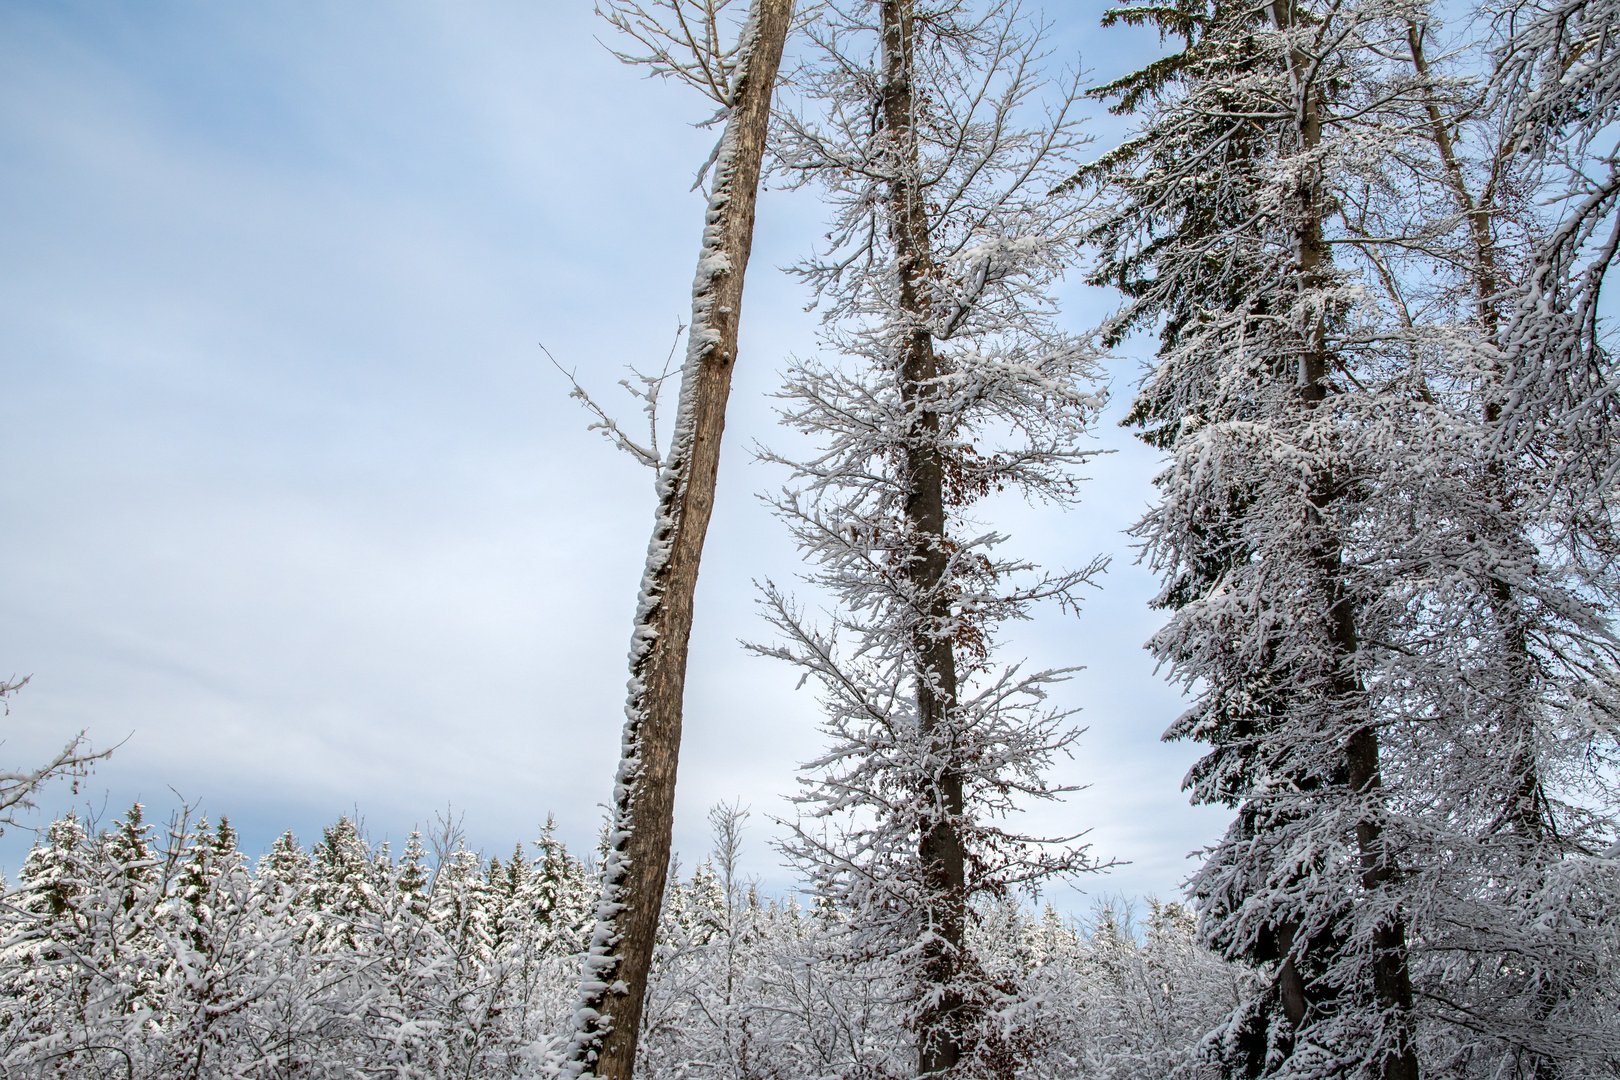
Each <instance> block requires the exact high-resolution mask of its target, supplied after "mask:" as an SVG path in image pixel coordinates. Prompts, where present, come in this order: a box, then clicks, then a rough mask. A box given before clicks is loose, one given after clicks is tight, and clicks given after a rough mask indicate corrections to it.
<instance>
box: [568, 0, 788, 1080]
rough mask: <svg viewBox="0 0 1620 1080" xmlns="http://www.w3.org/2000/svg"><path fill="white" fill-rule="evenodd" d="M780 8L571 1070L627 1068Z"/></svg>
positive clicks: (644, 650) (679, 460)
mask: <svg viewBox="0 0 1620 1080" xmlns="http://www.w3.org/2000/svg"><path fill="white" fill-rule="evenodd" d="M792 15H793V2H792V0H754V5H753V9H752V11H751V12H750V14H749V19H748V24H747V26H746V27H745V29H744V31H743V33H744V40H745V42H746V44H745V45H744V50H745V55H744V56H743V58H742V60H741V61H740V67H739V74H738V85H737V89H736V91H735V95H734V100H733V102H732V106H731V113H730V116H729V117H728V119H727V121H726V127H725V132H724V134H723V136H722V141H721V148H720V153H719V155H718V157H717V158H716V161H715V176H714V189H713V194H712V195H711V196H710V199H709V206H708V210H707V213H706V216H705V218H704V229H703V246H702V250H701V253H700V255H699V257H698V269H697V278H696V281H695V283H694V284H693V289H692V325H691V331H690V334H689V337H688V339H687V352H686V363H685V366H684V368H683V369H682V373H681V390H680V402H679V407H678V412H677V415H676V421H675V430H674V433H673V437H672V441H671V445H670V449H669V456H668V458H667V459H666V460H665V462H664V464H663V466H662V467H661V469H660V472H659V477H658V512H657V517H656V519H655V523H654V526H653V535H652V540H651V542H650V543H649V545H648V550H647V568H646V571H645V573H644V575H643V577H642V584H641V598H640V601H639V603H638V607H637V611H636V621H635V630H634V632H633V634H632V637H631V643H630V693H629V701H628V702H627V704H626V706H625V714H626V720H625V726H624V740H623V747H622V756H621V759H620V763H619V771H618V776H617V779H616V782H615V784H614V791H613V817H612V824H611V835H610V836H609V850H608V855H607V861H606V865H605V866H604V867H603V874H602V899H601V902H600V904H599V905H598V908H597V925H596V930H595V932H594V933H593V935H592V938H591V945H590V950H589V952H588V953H587V955H586V959H585V964H584V970H583V972H582V975H581V979H580V999H579V1007H578V1009H577V1011H576V1014H575V1018H574V1023H575V1034H574V1038H573V1040H572V1042H571V1043H570V1045H569V1048H568V1051H567V1064H568V1067H569V1068H570V1069H571V1070H572V1071H573V1072H574V1074H576V1075H594V1076H598V1077H602V1078H604V1080H629V1078H630V1077H631V1075H632V1074H633V1072H634V1069H635V1058H636V1040H637V1036H638V1035H639V1033H640V1027H641V1012H642V1004H643V999H644V997H645V995H646V989H647V973H648V970H649V968H650V967H651V964H652V953H653V938H654V934H655V933H656V931H657V928H658V917H659V911H660V908H661V906H662V903H663V896H664V882H665V877H666V875H667V873H668V870H669V854H670V835H671V830H672V828H673V824H674V811H675V769H676V762H677V760H678V758H679V755H680V748H681V706H682V697H683V693H684V690H685V684H686V655H687V643H688V640H689V638H690V637H691V631H692V597H693V593H694V591H695V590H696V588H697V577H698V562H699V560H700V559H701V557H702V554H703V540H704V536H705V534H706V533H707V532H708V528H709V517H710V515H711V513H712V512H713V509H714V491H715V480H716V476H717V473H718V471H719V465H720V436H721V433H722V431H723V430H724V428H725V418H726V399H727V398H728V396H729V395H730V392H731V373H732V367H733V364H734V362H735V360H736V355H737V326H738V322H739V319H740V316H741V313H742V294H743V276H744V271H745V270H746V269H747V266H748V255H749V251H750V248H751V247H752V244H753V234H754V207H755V202H756V199H757V195H758V188H759V176H760V169H761V162H762V160H763V156H764V150H765V136H766V130H767V128H768V126H769V122H770V109H771V93H772V90H773V88H774V87H775V84H776V75H777V69H778V67H779V66H780V64H781V60H782V49H783V44H784V42H785V40H786V38H787V31H788V25H789V23H790V22H791V20H792Z"/></svg>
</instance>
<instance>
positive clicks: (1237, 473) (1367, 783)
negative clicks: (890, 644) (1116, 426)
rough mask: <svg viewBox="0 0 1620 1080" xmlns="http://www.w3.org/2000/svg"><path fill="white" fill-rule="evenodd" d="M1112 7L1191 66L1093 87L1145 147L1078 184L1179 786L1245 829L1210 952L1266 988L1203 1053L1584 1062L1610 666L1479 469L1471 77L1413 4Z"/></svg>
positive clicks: (1523, 189)
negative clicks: (1568, 870)
mask: <svg viewBox="0 0 1620 1080" xmlns="http://www.w3.org/2000/svg"><path fill="white" fill-rule="evenodd" d="M1111 18H1112V19H1116V20H1121V21H1128V22H1140V23H1148V24H1150V25H1155V26H1157V27H1158V28H1160V29H1161V30H1163V31H1165V32H1166V33H1167V34H1168V35H1170V36H1172V37H1175V38H1179V39H1180V41H1181V42H1182V46H1183V47H1182V48H1181V49H1180V50H1179V51H1178V52H1176V53H1173V54H1172V55H1171V56H1169V57H1167V58H1166V59H1164V60H1161V61H1160V62H1158V63H1156V64H1154V65H1152V66H1150V67H1149V68H1147V69H1144V70H1143V71H1141V72H1138V73H1136V74H1133V75H1131V76H1127V77H1125V78H1123V79H1121V80H1118V81H1117V82H1115V83H1113V84H1111V85H1110V86H1106V87H1103V88H1101V89H1100V91H1099V93H1100V95H1101V96H1105V97H1110V98H1113V99H1114V100H1115V103H1116V109H1117V110H1118V111H1122V112H1139V113H1141V114H1142V115H1143V125H1142V127H1141V129H1140V130H1139V132H1138V133H1137V134H1136V135H1135V136H1134V137H1133V138H1131V139H1129V140H1127V142H1126V143H1125V144H1124V145H1123V146H1122V147H1121V148H1120V149H1118V150H1116V151H1114V152H1112V153H1111V154H1109V155H1107V156H1105V157H1104V158H1103V159H1102V160H1101V161H1100V162H1099V163H1098V164H1097V165H1095V166H1093V167H1092V168H1090V169H1088V170H1085V171H1083V172H1082V173H1081V174H1080V175H1079V176H1078V177H1077V180H1078V181H1079V182H1080V183H1093V182H1095V183H1098V184H1100V185H1102V186H1103V187H1104V188H1105V189H1107V190H1110V191H1112V192H1113V195H1114V202H1113V209H1112V211H1111V212H1110V213H1109V214H1107V215H1105V216H1104V217H1103V218H1102V219H1101V221H1100V223H1099V225H1098V226H1097V228H1096V229H1095V231H1094V233H1093V239H1094V240H1095V241H1096V242H1097V243H1098V245H1099V248H1100V250H1101V253H1102V259H1101V261H1100V262H1099V264H1098V267H1097V270H1096V273H1095V279H1096V280H1097V281H1098V282H1099V283H1110V284H1114V285H1116V286H1118V287H1119V288H1121V289H1122V290H1123V291H1124V292H1125V293H1126V294H1127V296H1128V297H1129V302H1128V304H1127V307H1126V308H1125V310H1124V311H1123V312H1122V314H1121V316H1120V317H1119V318H1118V319H1117V320H1116V321H1115V323H1114V324H1113V326H1112V327H1111V333H1112V334H1113V335H1114V336H1115V338H1116V339H1117V338H1118V337H1120V336H1122V335H1123V334H1124V333H1125V332H1127V331H1129V330H1131V329H1134V328H1139V327H1140V328H1151V329H1157V330H1158V332H1159V341H1160V348H1159V354H1158V357H1157V360H1156V361H1155V363H1154V365H1153V367H1152V369H1151V371H1150V374H1149V375H1148V377H1147V379H1146V380H1145V382H1144V385H1143V389H1142V392H1141V394H1140V395H1139V397H1138V399H1137V402H1136V406H1135V409H1134V411H1133V419H1134V420H1135V421H1136V422H1137V423H1139V424H1140V425H1141V426H1143V427H1144V428H1145V429H1147V430H1146V432H1145V437H1146V438H1148V439H1149V441H1150V442H1153V443H1155V444H1156V445H1159V446H1162V447H1164V448H1165V449H1167V450H1168V451H1170V452H1171V454H1172V458H1171V463H1170V467H1169V469H1168V470H1167V472H1166V473H1165V474H1164V475H1163V476H1162V477H1161V479H1160V487H1161V493H1162V499H1161V502H1160V505H1159V506H1158V507H1157V508H1156V509H1155V510H1154V511H1153V512H1152V513H1151V514H1150V515H1149V517H1148V518H1147V519H1146V520H1145V521H1144V522H1143V524H1142V526H1141V529H1140V531H1141V535H1143V537H1144V538H1145V539H1146V540H1147V541H1148V543H1149V548H1148V551H1149V553H1150V555H1151V557H1152V558H1153V560H1154V563H1155V565H1156V566H1157V567H1158V568H1159V569H1160V570H1161V571H1162V572H1163V573H1164V576H1165V588H1164V590H1163V592H1162V593H1161V595H1160V597H1159V603H1160V605H1161V606H1163V607H1166V608H1169V609H1171V611H1172V612H1173V615H1172V618H1171V621H1170V623H1169V625H1168V626H1167V627H1166V629H1165V630H1164V631H1162V632H1161V633H1160V634H1159V635H1158V636H1157V637H1156V638H1155V639H1154V641H1153V643H1152V644H1153V648H1154V649H1155V651H1156V652H1157V653H1158V655H1159V656H1160V657H1161V658H1162V659H1163V660H1165V661H1167V662H1169V663H1170V664H1171V665H1172V668H1173V670H1174V671H1175V673H1176V674H1177V675H1179V676H1180V677H1182V678H1184V679H1185V680H1186V681H1187V683H1188V685H1189V686H1190V687H1191V688H1193V689H1194V690H1195V693H1196V695H1197V696H1196V699H1195V704H1194V707H1193V709H1192V710H1191V711H1189V712H1188V714H1187V715H1186V716H1185V717H1183V718H1182V719H1181V720H1180V721H1178V722H1177V724H1175V725H1174V726H1172V728H1171V731H1170V733H1169V734H1170V735H1171V736H1172V737H1190V738H1196V739H1199V740H1201V741H1204V742H1206V743H1208V744H1210V747H1211V749H1210V752H1209V754H1208V755H1207V756H1206V757H1205V758H1204V759H1203V760H1202V761H1201V762H1200V763H1199V764H1198V765H1197V766H1196V767H1195V768H1194V770H1193V771H1192V773H1191V774H1190V775H1189V777H1188V785H1189V787H1190V788H1191V789H1192V791H1193V794H1194V798H1195V799H1198V800H1201V801H1210V802H1224V803H1226V804H1228V805H1232V806H1233V807H1234V808H1236V809H1237V810H1238V817H1237V820H1236V821H1235V822H1234V825H1233V826H1232V829H1231V831H1230V832H1229V833H1228V835H1227V837H1226V838H1225V839H1224V840H1223V841H1222V843H1220V844H1219V845H1217V846H1216V848H1215V849H1214V850H1213V851H1212V852H1211V853H1210V856H1209V858H1208V860H1207V861H1206V863H1205V866H1204V867H1203V869H1202V870H1201V872H1200V873H1199V875H1198V876H1197V877H1196V878H1195V879H1194V882H1193V888H1194V892H1195V895H1196V897H1197V899H1198V900H1199V904H1200V911H1201V915H1202V919H1203V924H1202V930H1203V933H1204V934H1205V936H1206V940H1208V941H1210V942H1211V943H1213V944H1215V945H1216V946H1218V947H1220V948H1221V949H1223V950H1224V951H1226V952H1227V953H1228V955H1231V956H1234V957H1245V958H1247V959H1249V960H1250V961H1251V962H1261V963H1264V964H1266V965H1268V968H1269V970H1270V972H1271V976H1272V979H1273V982H1272V985H1271V990H1270V992H1269V994H1268V995H1266V996H1265V997H1262V998H1260V999H1258V1000H1257V1001H1256V1002H1255V1003H1253V1005H1251V1006H1246V1007H1245V1009H1240V1010H1238V1011H1237V1012H1235V1013H1234V1014H1233V1016H1232V1017H1231V1018H1230V1020H1229V1022H1228V1024H1227V1025H1226V1026H1225V1027H1224V1028H1223V1029H1222V1030H1221V1031H1218V1032H1216V1033H1214V1034H1213V1035H1212V1043H1211V1047H1212V1049H1213V1050H1214V1051H1215V1052H1216V1054H1217V1056H1218V1057H1219V1058H1221V1059H1222V1060H1223V1061H1224V1062H1225V1063H1226V1065H1227V1067H1229V1068H1231V1069H1233V1070H1235V1071H1238V1072H1241V1073H1249V1074H1256V1073H1289V1074H1305V1075H1318V1074H1321V1073H1324V1072H1330V1073H1346V1072H1351V1071H1366V1072H1367V1073H1370V1074H1372V1075H1385V1076H1391V1075H1403V1076H1410V1075H1414V1074H1415V1072H1416V1071H1417V1070H1418V1069H1419V1068H1420V1067H1421V1068H1423V1069H1424V1070H1426V1071H1437V1070H1440V1071H1443V1070H1457V1071H1460V1072H1462V1073H1464V1074H1466V1073H1468V1072H1470V1071H1475V1070H1477V1071H1479V1072H1481V1073H1488V1072H1492V1071H1493V1070H1496V1069H1499V1068H1500V1069H1519V1068H1528V1069H1530V1070H1532V1071H1535V1070H1536V1069H1537V1068H1539V1067H1540V1066H1538V1065H1537V1062H1548V1063H1550V1062H1552V1061H1555V1060H1563V1061H1567V1062H1570V1063H1571V1067H1575V1068H1580V1067H1585V1066H1588V1065H1590V1064H1592V1063H1593V1062H1595V1061H1600V1060H1603V1056H1604V1051H1603V1050H1602V1049H1601V1046H1599V1045H1597V1044H1598V1043H1600V1042H1601V1040H1593V1039H1592V1038H1590V1037H1584V1036H1577V1034H1576V1030H1577V1029H1578V1028H1579V1027H1582V1026H1587V1027H1590V1025H1591V1021H1592V1020H1593V1019H1595V1018H1596V1016H1597V1015H1598V1014H1601V1013H1602V1012H1603V1010H1604V1008H1605V1007H1604V1006H1601V1005H1594V1008H1595V1009H1596V1012H1595V1013H1589V1014H1587V1022H1586V1024H1584V1025H1583V1024H1580V1023H1575V1024H1571V1021H1572V1020H1573V1019H1574V1017H1575V1016H1576V1015H1579V1014H1581V1013H1582V1011H1583V1010H1584V1009H1585V1008H1586V1006H1585V1005H1578V1004H1576V1003H1578V1002H1587V1003H1596V1002H1601V1001H1603V1000H1605V999H1606V997H1608V996H1609V991H1608V990H1607V989H1606V987H1607V986H1608V985H1609V983H1610V982H1611V981H1612V979H1613V968H1612V965H1608V964H1607V962H1605V961H1597V960H1596V959H1595V958H1596V957H1598V956H1602V955H1604V954H1605V953H1606V952H1607V951H1608V950H1609V948H1610V946H1609V941H1610V940H1611V939H1612V936H1613V925H1612V921H1610V920H1607V919H1606V918H1604V917H1601V916H1599V917H1597V918H1595V919H1594V917H1593V916H1594V914H1595V912H1596V911H1597V910H1598V907H1597V906H1594V903H1593V901H1594V899H1595V897H1597V896H1601V895H1604V893H1605V891H1606V890H1607V888H1608V886H1605V885H1603V884H1602V883H1601V882H1600V881H1598V880H1596V879H1594V878H1593V877H1592V876H1591V875H1587V874H1584V873H1578V874H1577V875H1576V876H1577V877H1578V878H1579V879H1580V881H1581V884H1580V886H1578V887H1574V888H1571V887H1569V882H1570V878H1569V876H1568V874H1565V873H1563V872H1562V871H1560V872H1559V873H1557V874H1554V875H1552V876H1551V877H1549V876H1548V874H1547V868H1548V867H1549V866H1551V865H1557V864H1560V863H1561V861H1562V860H1564V859H1565V858H1566V856H1569V855H1571V854H1576V853H1577V852H1578V850H1579V849H1581V848H1582V847H1589V846H1590V845H1591V844H1592V843H1594V842H1597V846H1598V848H1599V849H1601V848H1602V847H1603V846H1604V844H1605V843H1606V842H1598V841H1599V840H1600V838H1601V837H1603V836H1605V835H1608V834H1609V833H1610V832H1612V816H1611V817H1609V818H1608V823H1605V820H1604V812H1603V811H1600V812H1599V813H1598V814H1597V816H1596V817H1594V816H1593V813H1592V811H1593V809H1594V808H1595V807H1598V806H1602V805H1604V803H1605V799H1606V798H1607V796H1605V794H1604V791H1605V790H1606V785H1607V784H1608V782H1609V780H1612V774H1611V776H1610V777H1609V778H1608V780H1606V779H1605V778H1604V777H1603V776H1602V772H1603V769H1605V768H1607V767H1608V766H1607V765H1605V764H1603V763H1602V759H1603V757H1604V755H1605V753H1606V752H1607V751H1606V750H1605V745H1609V746H1612V738H1610V737H1601V736H1600V737H1599V738H1597V739H1596V740H1594V738H1593V735H1594V729H1593V728H1592V726H1591V723H1590V722H1589V720H1588V719H1583V717H1584V718H1589V717H1591V716H1592V715H1593V711H1594V710H1593V704H1594V703H1596V704H1597V708H1596V712H1597V713H1598V714H1602V713H1603V712H1604V711H1605V708H1606V706H1604V705H1603V702H1604V700H1605V699H1606V698H1607V697H1608V696H1609V695H1610V691H1609V689H1608V686H1609V684H1610V682H1611V680H1612V676H1611V675H1610V674H1609V671H1610V669H1611V657H1610V656H1609V655H1608V652H1609V646H1608V644H1607V642H1608V637H1607V630H1606V628H1605V625H1604V620H1603V617H1602V610H1601V608H1600V607H1599V606H1598V605H1595V604H1594V603H1593V602H1592V599H1593V597H1592V594H1591V591H1590V589H1589V588H1587V587H1586V585H1585V584H1584V582H1583V575H1582V573H1581V572H1580V571H1579V568H1575V570H1576V572H1574V573H1572V572H1571V568H1570V567H1569V566H1568V565H1567V564H1564V563H1561V562H1560V561H1559V560H1555V559H1552V558H1550V557H1549V552H1548V551H1547V550H1546V548H1545V546H1544V545H1543V544H1542V543H1541V537H1542V530H1541V528H1540V524H1539V522H1538V520H1537V519H1536V517H1535V515H1534V514H1531V513H1527V512H1526V502H1525V499H1524V498H1523V494H1524V492H1525V490H1526V488H1527V487H1532V486H1534V481H1535V478H1533V477H1528V476H1526V475H1525V474H1524V473H1523V472H1522V470H1521V469H1520V468H1519V467H1518V466H1519V463H1518V462H1516V461H1514V460H1513V459H1511V458H1507V457H1504V456H1503V455H1500V454H1498V453H1494V452H1493V447H1496V446H1498V445H1500V444H1499V442H1498V440H1497V438H1496V435H1495V433H1494V431H1493V427H1494V425H1496V424H1497V422H1498V420H1499V418H1500V416H1501V410H1502V403H1503V400H1504V391H1503V385H1502V379H1503V368H1502V365H1501V364H1500V363H1499V361H1498V356H1499V353H1498V351H1497V349H1496V346H1495V340H1494V335H1495V334H1496V333H1497V332H1498V329H1499V328H1500V327H1501V326H1502V325H1503V323H1504V322H1505V320H1504V319H1503V318H1502V317H1501V314H1500V305H1501V303H1502V296H1503V294H1504V293H1505V292H1506V291H1507V290H1508V289H1509V288H1510V287H1511V285H1512V283H1513V282H1514V281H1515V280H1518V279H1519V277H1520V276H1522V275H1524V274H1525V273H1527V272H1528V268H1529V267H1530V266H1531V265H1532V264H1533V259H1532V257H1531V249H1532V248H1533V239H1534V237H1535V235H1536V222H1535V220H1534V214H1533V208H1532V205H1531V204H1532V203H1533V193H1532V191H1531V190H1530V189H1529V188H1527V186H1526V184H1525V177H1524V172H1523V169H1522V168H1521V167H1520V165H1519V163H1518V161H1517V158H1516V156H1515V153H1514V150H1513V140H1512V139H1511V137H1509V136H1508V135H1506V134H1505V132H1504V130H1503V125H1502V124H1501V123H1500V115H1499V114H1493V113H1492V111H1491V109H1490V108H1489V107H1487V96H1486V94H1485V92H1484V91H1485V87H1484V82H1483V80H1482V79H1481V80H1475V81H1472V82H1471V81H1470V80H1469V79H1468V78H1467V77H1466V76H1467V75H1468V74H1469V71H1468V67H1469V63H1470V62H1472V63H1473V64H1474V65H1475V66H1476V68H1477V67H1478V66H1479V61H1480V60H1481V58H1482V57H1483V56H1484V55H1485V53H1484V51H1483V49H1482V48H1481V47H1479V46H1478V45H1476V46H1475V47H1474V49H1473V52H1472V54H1471V56H1470V57H1469V59H1468V60H1464V61H1461V62H1458V61H1456V60H1455V59H1451V60H1449V61H1448V62H1446V63H1444V64H1442V65H1440V67H1439V68H1437V67H1436V65H1434V64H1432V63H1431V62H1430V60H1429V58H1428V56H1427V54H1426V52H1425V42H1426V40H1428V41H1433V40H1434V39H1433V37H1432V36H1431V35H1432V33H1433V32H1434V31H1435V30H1436V29H1437V27H1436V26H1435V24H1434V21H1433V19H1432V18H1431V17H1430V15H1429V13H1428V12H1427V11H1426V10H1425V9H1424V8H1423V7H1422V6H1420V5H1400V4H1397V5H1387V4H1379V5H1363V6H1350V5H1332V6H1329V5H1293V6H1290V5H1286V4H1272V5H1269V6H1267V7H1264V8H1257V7H1245V6H1224V5H1220V4H1204V3H1190V4H1184V5H1178V6H1175V7H1152V8H1149V7H1146V6H1144V7H1143V8H1140V9H1125V10H1123V11H1120V12H1117V13H1115V14H1114V15H1113V16H1111ZM1450 55H1451V57H1453V58H1455V56H1456V54H1455V53H1451V54H1450ZM1442 69H1444V70H1442ZM1594 752H1595V753H1596V754H1597V761H1598V767H1597V770H1596V773H1594V771H1593V768H1592V765H1593V760H1594V759H1593V758H1592V756H1591V755H1592V754H1593V753H1594ZM1607 790H1608V791H1612V787H1607ZM1608 805H1609V806H1612V802H1610V803H1609V804H1608ZM1572 830H1573V831H1572ZM1574 833H1579V834H1580V835H1581V836H1583V837H1585V839H1583V840H1579V841H1575V842H1574V843H1573V844H1571V841H1572V840H1573V839H1574ZM1555 880H1556V881H1559V882H1562V884H1560V885H1556V886H1555V885H1553V882H1554V881H1555ZM1594 889H1595V890H1596V891H1595V892H1594ZM1599 906H1600V905H1599ZM1554 926H1556V927H1559V928H1560V930H1559V932H1558V933H1559V934H1563V935H1565V936H1564V937H1563V938H1562V939H1559V938H1558V935H1557V934H1544V933H1542V932H1541V930H1540V929H1538V928H1548V927H1554ZM1531 941H1535V942H1536V945H1535V947H1534V948H1533V949H1528V948H1527V946H1528V945H1529V943H1530V942H1531ZM1515 943H1517V944H1515ZM1516 953H1517V956H1516V955H1515V954H1516ZM1525 955H1535V956H1537V960H1536V961H1534V962H1532V963H1529V964H1526V963H1525V961H1524V960H1523V956H1525ZM1577 987H1579V988H1580V989H1577ZM1537 1000H1539V1001H1540V1002H1541V1004H1539V1005H1531V1006H1528V1007H1519V1006H1524V1005H1525V1003H1526V1002H1534V1001H1537ZM1515 1003H1517V1004H1515ZM1560 1031H1561V1032H1562V1033H1563V1034H1562V1036H1559V1035H1557V1034H1556V1033H1557V1032H1560ZM1576 1062H1582V1063H1584V1064H1582V1065H1575V1064H1574V1063H1576Z"/></svg>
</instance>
